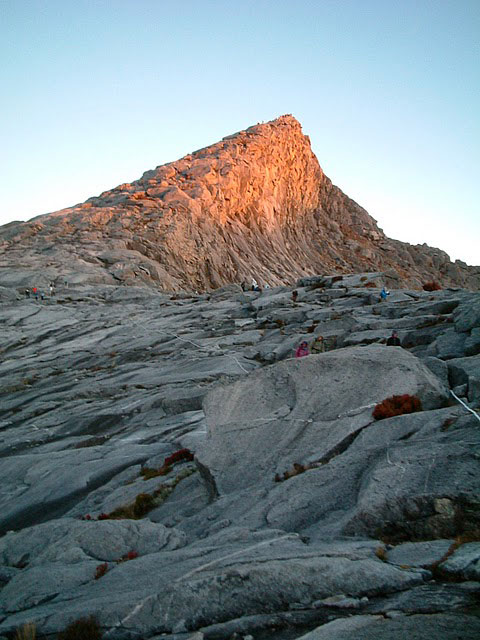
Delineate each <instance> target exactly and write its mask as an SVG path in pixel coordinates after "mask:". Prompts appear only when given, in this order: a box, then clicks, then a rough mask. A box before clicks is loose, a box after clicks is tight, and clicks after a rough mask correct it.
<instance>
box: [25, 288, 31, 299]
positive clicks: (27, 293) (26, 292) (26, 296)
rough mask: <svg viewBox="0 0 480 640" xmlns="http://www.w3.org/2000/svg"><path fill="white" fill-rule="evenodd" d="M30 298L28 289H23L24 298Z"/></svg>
mask: <svg viewBox="0 0 480 640" xmlns="http://www.w3.org/2000/svg"><path fill="white" fill-rule="evenodd" d="M29 297H30V289H25V298H29Z"/></svg>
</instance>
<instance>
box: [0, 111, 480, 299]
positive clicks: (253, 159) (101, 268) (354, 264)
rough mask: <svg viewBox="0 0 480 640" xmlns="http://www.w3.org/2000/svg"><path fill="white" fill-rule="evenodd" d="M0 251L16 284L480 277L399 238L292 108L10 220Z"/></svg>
mask: <svg viewBox="0 0 480 640" xmlns="http://www.w3.org/2000/svg"><path fill="white" fill-rule="evenodd" d="M0 252H1V253H0V266H1V267H3V269H2V272H3V275H2V276H1V279H0V284H3V285H7V286H8V285H15V286H24V285H25V286H27V285H28V284H31V283H32V278H33V279H34V280H35V281H36V282H37V284H40V286H43V284H46V283H47V281H52V280H54V281H60V280H61V281H63V279H67V280H68V281H70V282H78V283H82V282H104V283H116V282H117V283H125V284H139V283H141V282H146V283H150V284H154V285H156V286H159V287H160V288H163V289H198V290H204V289H210V288H215V287H219V286H221V285H223V284H227V283H230V282H240V281H242V280H250V278H251V277H252V276H253V277H255V278H256V279H257V280H258V281H259V282H260V283H261V284H262V283H266V282H268V283H269V284H271V285H275V284H282V283H289V282H293V281H295V279H296V278H298V277H299V276H303V275H310V274H314V273H319V272H322V273H325V272H328V271H330V272H339V273H346V272H351V271H352V270H355V271H385V272H387V274H388V278H387V280H388V281H389V282H390V283H391V284H392V285H394V284H396V285H400V284H402V285H404V286H410V287H414V288H419V287H421V286H422V284H423V283H424V282H426V281H428V280H437V281H439V282H440V283H441V284H442V285H444V286H446V285H461V286H463V287H466V288H471V289H478V288H480V267H478V268H475V267H467V266H466V265H464V264H463V263H460V262H458V261H457V262H456V263H455V264H453V263H451V262H450V260H449V257H448V256H447V254H445V253H444V252H442V251H440V250H438V249H432V248H430V247H427V246H426V245H422V246H411V245H409V244H406V243H402V242H398V241H394V240H390V239H388V238H387V237H386V236H385V235H384V233H383V232H382V230H381V229H379V228H378V227H377V224H376V222H375V220H374V219H373V218H372V217H371V216H370V215H369V214H368V213H367V212H366V211H365V210H364V209H363V208H362V207H360V206H359V205H358V204H356V203H355V202H354V201H353V200H351V199H350V198H348V197H347V196H346V195H345V194H344V193H342V191H340V189H338V188H337V187H335V186H334V185H332V183H331V181H330V180H329V178H328V177H327V176H325V174H324V173H323V171H322V169H321V167H320V165H319V163H318V161H317V158H316V157H315V155H314V154H313V152H312V150H311V147H310V140H309V138H308V136H305V135H303V133H302V130H301V126H300V124H299V122H297V120H295V118H293V117H292V116H288V115H287V116H282V117H280V118H278V119H276V120H274V121H272V122H269V123H266V124H258V125H256V126H253V127H250V128H248V129H246V130H245V131H240V132H238V133H236V134H233V135H230V136H227V137H226V138H224V139H223V140H222V141H221V142H218V143H216V144H214V145H211V146H209V147H206V148H204V149H200V150H198V151H196V152H194V153H192V154H190V155H187V156H185V157H184V158H182V159H181V160H178V161H177V162H173V163H170V164H167V165H163V166H160V167H157V168H156V169H154V170H151V171H147V172H145V173H144V174H143V176H142V177H141V178H140V179H139V180H137V181H135V182H132V183H131V184H122V185H120V186H118V187H116V188H115V189H112V190H110V191H106V192H104V193H102V194H101V195H100V196H99V197H93V198H89V199H88V200H87V201H86V202H85V203H83V204H79V205H77V206H74V207H71V208H69V209H64V210H62V211H58V212H55V213H51V214H48V215H45V216H39V217H37V218H35V219H33V220H31V221H29V222H26V223H11V224H9V225H5V226H4V227H2V228H1V229H0ZM12 268H14V269H15V273H13V272H12ZM32 270H33V274H32ZM43 281H45V282H43Z"/></svg>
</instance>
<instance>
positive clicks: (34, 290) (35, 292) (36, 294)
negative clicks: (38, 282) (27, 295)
mask: <svg viewBox="0 0 480 640" xmlns="http://www.w3.org/2000/svg"><path fill="white" fill-rule="evenodd" d="M32 291H33V295H34V297H35V300H38V289H37V287H33V289H32Z"/></svg>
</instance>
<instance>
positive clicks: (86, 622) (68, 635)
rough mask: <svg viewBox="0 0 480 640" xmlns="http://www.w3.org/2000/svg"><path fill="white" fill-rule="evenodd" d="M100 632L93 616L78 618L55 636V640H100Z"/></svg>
mask: <svg viewBox="0 0 480 640" xmlns="http://www.w3.org/2000/svg"><path fill="white" fill-rule="evenodd" d="M101 637H102V630H101V629H100V625H99V623H98V620H97V619H96V618H95V616H90V617H88V618H78V619H77V620H74V621H73V622H71V623H70V624H69V625H68V626H67V627H66V628H65V629H64V630H63V631H60V633H59V634H58V635H57V640H101Z"/></svg>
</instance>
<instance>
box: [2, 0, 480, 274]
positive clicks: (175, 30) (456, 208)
mask: <svg viewBox="0 0 480 640" xmlns="http://www.w3.org/2000/svg"><path fill="white" fill-rule="evenodd" d="M0 36H1V38H0V54H1V60H2V65H1V66H0V80H1V87H2V100H1V101H0V122H1V128H2V134H1V140H2V144H1V146H0V175H1V180H0V224H6V223H7V222H10V221H12V220H27V219H30V218H32V217H35V216H37V215H40V214H44V213H47V212H51V211H56V210H58V209H62V208H65V207H68V206H72V205H74V204H77V203H79V202H83V201H84V200H86V199H87V198H89V197H90V196H94V195H98V194H99V193H101V192H102V191H105V190H108V189H111V188H113V187H115V186H117V185H118V184H121V183H123V182H131V181H133V180H136V179H137V178H139V177H140V176H141V175H142V173H143V172H144V171H146V170H148V169H152V168H154V167H156V166H157V165H161V164H164V163H167V162H172V161H175V160H177V159H179V158H180V157H182V156H184V155H185V154H187V153H189V152H191V151H194V150H195V149H198V148H201V147H204V146H207V145H209V144H213V143H215V142H217V141H218V140H220V139H221V138H222V137H224V136H226V135H229V134H231V133H234V132H235V131H239V130H241V129H245V128H246V127H248V126H250V125H252V124H256V123H257V122H261V121H268V120H272V119H274V118H276V117H278V116H280V115H282V114H285V113H291V114H292V115H294V116H295V117H296V118H297V119H298V120H299V121H300V122H301V124H302V127H303V131H304V133H305V134H307V135H309V136H310V139H311V142H312V148H313V151H314V152H315V154H316V156H317V158H318V160H319V162H320V165H321V166H322V169H323V170H324V171H325V173H326V174H327V175H328V176H329V178H330V179H331V180H332V181H333V182H334V184H336V185H337V186H338V187H340V188H341V189H342V190H343V191H344V192H345V193H346V194H347V195H348V196H349V197H351V198H353V199H354V200H355V201H356V202H358V203H359V204H360V205H361V206H362V207H364V208H365V209H366V210H367V211H368V212H369V213H370V215H372V216H373V217H374V218H375V219H376V220H377V222H378V225H379V227H381V228H382V229H383V230H384V231H385V233H386V234H387V235H388V236H390V237H392V238H396V239H399V240H403V241H405V242H410V243H412V244H417V243H423V242H426V243H428V244H429V245H431V246H434V247H439V248H440V249H442V250H444V251H446V252H447V253H448V254H449V255H450V257H451V258H452V259H453V260H455V259H461V260H464V261H465V262H467V263H469V264H476V265H479V264H480V249H479V239H480V212H479V207H478V204H477V202H478V195H477V188H476V186H477V182H478V175H479V168H480V167H479V165H480V162H479V159H480V122H479V114H480V83H479V80H480V77H479V76H480V37H479V36H480V1H479V0H457V1H450V0H416V1H414V0H403V1H402V2H399V1H394V0H362V1H361V2H358V0H316V1H313V0H297V2H295V3H293V2H291V0H288V1H287V0H255V1H254V0H230V1H220V0H184V2H182V3H181V4H176V3H172V2H167V1H165V0H108V1H107V0H75V1H73V0H63V1H60V0H0Z"/></svg>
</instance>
